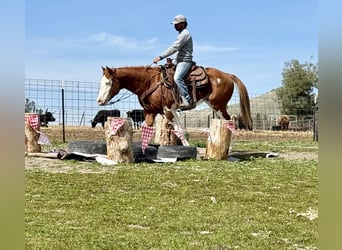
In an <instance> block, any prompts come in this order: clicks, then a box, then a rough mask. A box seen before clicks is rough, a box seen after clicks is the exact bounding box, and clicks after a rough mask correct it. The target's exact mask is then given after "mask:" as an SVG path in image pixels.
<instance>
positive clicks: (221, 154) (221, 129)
mask: <svg viewBox="0 0 342 250" xmlns="http://www.w3.org/2000/svg"><path fill="white" fill-rule="evenodd" d="M226 122H227V120H220V119H212V120H211V125H210V134H209V136H208V141H207V147H206V151H205V158H206V159H215V160H226V159H227V158H228V153H229V146H230V139H231V135H232V132H231V131H230V130H229V129H228V128H227V127H226V126H225V123H226Z"/></svg>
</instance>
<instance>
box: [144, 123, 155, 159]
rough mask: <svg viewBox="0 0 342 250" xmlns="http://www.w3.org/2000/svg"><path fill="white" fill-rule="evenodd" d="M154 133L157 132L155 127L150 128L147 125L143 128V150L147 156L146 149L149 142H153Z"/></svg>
mask: <svg viewBox="0 0 342 250" xmlns="http://www.w3.org/2000/svg"><path fill="white" fill-rule="evenodd" d="M154 132H155V128H154V127H149V126H146V125H145V124H143V125H142V126H141V149H142V152H143V153H144V154H145V149H146V147H147V145H148V143H149V141H150V140H151V138H152V136H153V134H154Z"/></svg>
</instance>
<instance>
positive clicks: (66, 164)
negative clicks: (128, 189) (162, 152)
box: [25, 148, 318, 173]
mask: <svg viewBox="0 0 342 250" xmlns="http://www.w3.org/2000/svg"><path fill="white" fill-rule="evenodd" d="M204 156H205V148H197V159H198V160H200V159H203V158H204ZM278 157H280V158H284V159H286V160H289V161H293V160H314V161H318V153H317V152H286V153H278ZM121 168H122V166H114V167H113V166H110V167H108V166H101V165H100V166H99V165H96V166H94V164H90V163H89V162H82V161H77V162H76V161H69V160H59V159H49V158H43V157H31V156H26V157H25V170H28V171H46V172H50V173H70V172H78V173H106V172H114V171H116V170H118V169H121Z"/></svg>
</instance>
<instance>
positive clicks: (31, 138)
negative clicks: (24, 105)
mask: <svg viewBox="0 0 342 250" xmlns="http://www.w3.org/2000/svg"><path fill="white" fill-rule="evenodd" d="M30 122H31V123H32V126H31V125H30ZM39 135H40V134H39V116H38V114H35V113H25V152H28V153H39V152H41V150H42V147H41V145H40V144H39V143H38V140H39Z"/></svg>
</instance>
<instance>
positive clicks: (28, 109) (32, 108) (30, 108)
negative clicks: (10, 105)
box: [25, 98, 36, 113]
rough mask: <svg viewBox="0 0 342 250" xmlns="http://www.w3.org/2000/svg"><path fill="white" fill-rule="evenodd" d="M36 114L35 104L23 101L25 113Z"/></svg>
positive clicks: (28, 100) (27, 100)
mask: <svg viewBox="0 0 342 250" xmlns="http://www.w3.org/2000/svg"><path fill="white" fill-rule="evenodd" d="M35 112H36V104H35V102H34V101H30V99H28V98H26V99H25V113H35Z"/></svg>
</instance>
